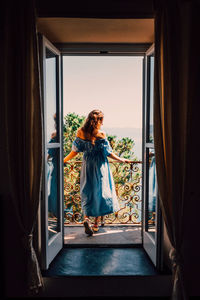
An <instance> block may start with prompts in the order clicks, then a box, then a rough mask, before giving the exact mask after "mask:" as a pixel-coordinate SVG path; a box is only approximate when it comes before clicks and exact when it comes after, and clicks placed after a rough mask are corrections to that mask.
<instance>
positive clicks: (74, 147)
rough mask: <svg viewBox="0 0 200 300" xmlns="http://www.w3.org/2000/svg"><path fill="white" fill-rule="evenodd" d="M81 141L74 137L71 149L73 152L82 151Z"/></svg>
mask: <svg viewBox="0 0 200 300" xmlns="http://www.w3.org/2000/svg"><path fill="white" fill-rule="evenodd" d="M83 146H84V145H83V142H82V141H81V140H80V139H78V138H76V139H75V140H74V141H73V143H72V151H75V152H83Z"/></svg>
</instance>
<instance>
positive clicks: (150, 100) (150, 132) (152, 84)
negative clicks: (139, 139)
mask: <svg viewBox="0 0 200 300" xmlns="http://www.w3.org/2000/svg"><path fill="white" fill-rule="evenodd" d="M153 97H154V56H150V99H149V102H150V103H149V106H150V107H149V108H150V110H149V111H150V112H149V113H150V116H149V141H148V142H150V143H153V141H154V136H153V104H154V98H153Z"/></svg>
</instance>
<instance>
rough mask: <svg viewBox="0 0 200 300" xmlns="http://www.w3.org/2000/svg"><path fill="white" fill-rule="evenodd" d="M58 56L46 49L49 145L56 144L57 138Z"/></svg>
mask: <svg viewBox="0 0 200 300" xmlns="http://www.w3.org/2000/svg"><path fill="white" fill-rule="evenodd" d="M56 100H57V95H56V55H55V54H54V53H52V52H51V51H50V50H49V49H47V48H46V117H47V124H46V126H47V127H46V131H47V143H56V142H57V141H58V137H57V119H56V116H57V101H56Z"/></svg>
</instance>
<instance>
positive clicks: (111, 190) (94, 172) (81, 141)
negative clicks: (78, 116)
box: [64, 110, 130, 235]
mask: <svg viewBox="0 0 200 300" xmlns="http://www.w3.org/2000/svg"><path fill="white" fill-rule="evenodd" d="M103 118H104V115H103V113H102V112H101V111H100V110H93V111H91V112H90V113H89V115H88V117H87V119H86V121H85V123H84V125H83V126H82V127H81V128H79V129H78V131H77V135H76V139H75V140H74V142H73V144H72V151H71V152H70V153H69V154H68V155H67V156H66V157H65V158H64V163H65V162H67V161H69V160H70V159H72V158H73V157H75V156H76V155H77V154H78V153H79V152H83V153H84V154H83V162H82V167H81V175H80V195H81V206H82V210H83V213H84V222H83V224H84V227H85V233H86V234H88V235H92V234H93V232H94V231H98V230H99V227H98V222H99V217H100V216H101V220H102V221H103V216H104V215H107V214H111V213H113V212H116V211H118V210H119V209H120V207H119V202H118V199H117V195H116V191H115V185H114V181H113V176H112V172H111V170H110V166H109V162H108V159H107V157H108V156H109V157H111V158H113V159H115V160H117V161H119V162H122V163H125V162H130V160H128V159H125V158H121V157H119V156H117V155H116V154H114V153H113V152H112V148H111V146H110V144H109V141H108V140H107V138H106V134H105V133H104V132H103V131H101V130H100V128H101V126H102V124H103ZM90 216H91V217H95V222H94V225H93V227H91V225H90V220H89V217H90Z"/></svg>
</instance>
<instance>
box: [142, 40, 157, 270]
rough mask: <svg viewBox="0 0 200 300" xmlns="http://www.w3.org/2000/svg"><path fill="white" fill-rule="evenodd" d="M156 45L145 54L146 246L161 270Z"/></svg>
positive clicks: (144, 227) (144, 198)
mask: <svg viewBox="0 0 200 300" xmlns="http://www.w3.org/2000/svg"><path fill="white" fill-rule="evenodd" d="M153 110H154V46H152V47H151V48H150V49H149V50H148V51H147V52H146V55H145V57H144V109H143V127H144V129H143V130H144V133H143V162H144V164H143V247H144V249H145V250H146V252H147V254H148V255H149V257H150V258H151V260H152V262H153V263H154V265H155V266H156V267H157V268H158V269H161V229H162V217H161V210H160V207H159V201H158V189H157V178H156V165H155V150H154V121H153V120H154V112H153Z"/></svg>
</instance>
